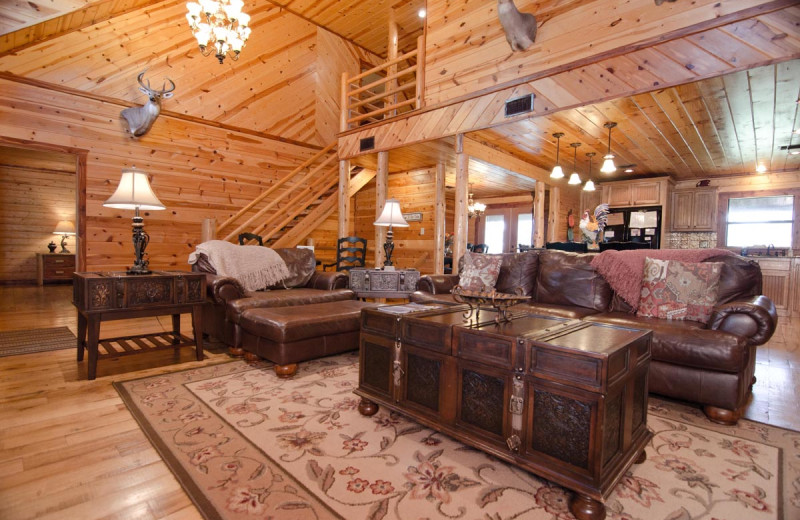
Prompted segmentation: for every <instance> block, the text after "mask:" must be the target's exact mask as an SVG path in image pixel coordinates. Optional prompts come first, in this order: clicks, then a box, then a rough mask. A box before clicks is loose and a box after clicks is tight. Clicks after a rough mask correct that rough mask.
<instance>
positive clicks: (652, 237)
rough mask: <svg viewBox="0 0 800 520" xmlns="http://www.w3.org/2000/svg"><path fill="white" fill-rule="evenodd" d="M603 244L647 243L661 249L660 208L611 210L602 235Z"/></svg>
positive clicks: (651, 246) (652, 247) (653, 247)
mask: <svg viewBox="0 0 800 520" xmlns="http://www.w3.org/2000/svg"><path fill="white" fill-rule="evenodd" d="M603 241H604V242H648V243H649V244H650V248H651V249H660V248H661V206H648V207H636V208H612V209H611V210H610V211H609V213H608V220H607V223H606V227H605V231H604V233H603Z"/></svg>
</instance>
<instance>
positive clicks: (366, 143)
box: [358, 135, 375, 152]
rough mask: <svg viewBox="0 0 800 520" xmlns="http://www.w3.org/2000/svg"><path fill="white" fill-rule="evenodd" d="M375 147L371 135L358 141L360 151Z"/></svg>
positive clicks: (373, 138) (373, 137)
mask: <svg viewBox="0 0 800 520" xmlns="http://www.w3.org/2000/svg"><path fill="white" fill-rule="evenodd" d="M373 148H375V136H374V135H373V136H372V137H365V138H364V139H362V140H361V141H360V142H359V148H358V149H359V150H360V151H362V152H366V151H367V150H372V149H373Z"/></svg>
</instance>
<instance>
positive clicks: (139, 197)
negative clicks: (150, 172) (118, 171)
mask: <svg viewBox="0 0 800 520" xmlns="http://www.w3.org/2000/svg"><path fill="white" fill-rule="evenodd" d="M103 206H105V207H107V208H116V209H137V208H139V209H150V210H155V209H165V206H164V204H162V203H161V201H160V200H158V197H156V194H155V193H153V189H152V188H150V182H149V181H148V180H147V174H146V173H144V172H141V171H139V170H136V169H134V168H130V169H125V170H122V178H121V179H120V180H119V186H117V191H115V192H114V194H113V195H111V196H110V197H109V198H108V200H106V201H105V202H104V203H103Z"/></svg>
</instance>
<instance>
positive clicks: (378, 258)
mask: <svg viewBox="0 0 800 520" xmlns="http://www.w3.org/2000/svg"><path fill="white" fill-rule="evenodd" d="M388 190H389V152H378V171H377V174H376V175H375V220H378V218H379V217H380V216H381V212H383V207H384V206H385V205H386V193H387V192H388ZM374 227H375V265H376V266H381V265H383V262H384V260H386V253H385V252H384V250H383V243H384V242H386V230H387V228H385V227H384V226H374Z"/></svg>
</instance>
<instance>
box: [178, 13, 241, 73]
mask: <svg viewBox="0 0 800 520" xmlns="http://www.w3.org/2000/svg"><path fill="white" fill-rule="evenodd" d="M242 7H244V2H243V1H242V0H198V2H189V3H187V4H186V8H187V9H188V10H189V12H188V13H186V19H187V20H189V27H190V28H191V29H192V34H193V35H194V37H195V38H197V43H198V44H199V45H200V51H201V52H202V53H203V56H210V55H211V54H212V53H213V54H214V56H215V57H216V58H217V59H218V60H219V62H220V64H222V62H223V60H225V56H230V57H231V59H232V60H234V61H236V60H237V59H239V53H240V52H241V50H242V48H243V47H244V44H245V42H246V41H247V38H248V37H249V36H250V27H248V26H247V24H248V23H250V15H248V14H247V13H243V12H242Z"/></svg>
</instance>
